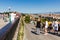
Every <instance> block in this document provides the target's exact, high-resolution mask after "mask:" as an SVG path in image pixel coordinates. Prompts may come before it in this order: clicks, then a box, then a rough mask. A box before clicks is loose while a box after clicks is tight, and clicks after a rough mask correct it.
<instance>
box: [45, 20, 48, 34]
mask: <svg viewBox="0 0 60 40" xmlns="http://www.w3.org/2000/svg"><path fill="white" fill-rule="evenodd" d="M45 20H46V19H45ZM47 30H48V21H47V20H46V22H45V34H44V35H47V34H48V33H47V32H48V31H47Z"/></svg>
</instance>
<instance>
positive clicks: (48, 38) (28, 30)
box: [24, 24, 60, 40]
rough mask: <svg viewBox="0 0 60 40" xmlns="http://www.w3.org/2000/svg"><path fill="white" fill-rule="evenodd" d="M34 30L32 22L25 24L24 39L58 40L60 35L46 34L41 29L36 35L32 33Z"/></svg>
mask: <svg viewBox="0 0 60 40" xmlns="http://www.w3.org/2000/svg"><path fill="white" fill-rule="evenodd" d="M34 30H35V27H34V25H33V24H25V28H24V40H60V36H57V35H53V34H49V33H48V35H44V33H43V32H42V31H41V32H42V33H40V35H36V34H35V33H34ZM32 31H33V32H32ZM59 34H60V33H59Z"/></svg>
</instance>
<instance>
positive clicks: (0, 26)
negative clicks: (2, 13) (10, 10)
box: [0, 18, 9, 29]
mask: <svg viewBox="0 0 60 40" xmlns="http://www.w3.org/2000/svg"><path fill="white" fill-rule="evenodd" d="M8 23H9V21H8V22H4V20H3V19H2V18H1V19H0V29H2V28H3V27H4V26H5V25H6V24H8Z"/></svg>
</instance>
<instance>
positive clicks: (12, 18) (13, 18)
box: [10, 13, 16, 23]
mask: <svg viewBox="0 0 60 40" xmlns="http://www.w3.org/2000/svg"><path fill="white" fill-rule="evenodd" d="M15 17H16V14H14V13H11V14H10V18H11V22H12V23H13V22H14V21H15Z"/></svg>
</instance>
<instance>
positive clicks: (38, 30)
mask: <svg viewBox="0 0 60 40" xmlns="http://www.w3.org/2000/svg"><path fill="white" fill-rule="evenodd" d="M40 28H41V21H40V19H38V20H37V24H36V33H37V34H38V35H39V34H40Z"/></svg>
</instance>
